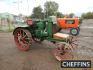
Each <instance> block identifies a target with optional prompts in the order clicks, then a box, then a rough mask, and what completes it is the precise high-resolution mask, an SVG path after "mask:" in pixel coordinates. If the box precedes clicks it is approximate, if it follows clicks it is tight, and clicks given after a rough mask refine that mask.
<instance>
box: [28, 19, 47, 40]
mask: <svg viewBox="0 0 93 70" xmlns="http://www.w3.org/2000/svg"><path fill="white" fill-rule="evenodd" d="M27 24H28V25H29V27H30V28H31V30H30V31H31V33H32V34H33V37H34V38H39V39H40V38H42V37H43V38H44V37H46V36H48V33H47V31H46V29H47V27H46V25H47V22H46V21H42V20H33V21H32V20H28V21H27Z"/></svg>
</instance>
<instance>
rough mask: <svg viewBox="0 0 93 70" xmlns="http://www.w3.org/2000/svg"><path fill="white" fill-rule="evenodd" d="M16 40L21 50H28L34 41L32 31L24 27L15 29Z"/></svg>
mask: <svg viewBox="0 0 93 70" xmlns="http://www.w3.org/2000/svg"><path fill="white" fill-rule="evenodd" d="M14 40H15V43H16V45H17V47H18V49H19V50H21V51H27V50H29V49H30V45H31V41H32V37H31V33H30V32H29V31H28V30H27V29H24V28H18V29H15V31H14Z"/></svg>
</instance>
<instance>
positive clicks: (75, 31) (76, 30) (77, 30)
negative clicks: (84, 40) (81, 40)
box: [70, 28, 80, 36]
mask: <svg viewBox="0 0 93 70" xmlns="http://www.w3.org/2000/svg"><path fill="white" fill-rule="evenodd" d="M79 31H80V30H79V29H78V28H71V29H70V34H71V35H73V36H77V35H78V34H79Z"/></svg>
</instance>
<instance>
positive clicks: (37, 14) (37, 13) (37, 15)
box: [30, 6, 44, 19]
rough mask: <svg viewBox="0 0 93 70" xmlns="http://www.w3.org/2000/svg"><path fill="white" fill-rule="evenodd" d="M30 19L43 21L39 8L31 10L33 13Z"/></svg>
mask: <svg viewBox="0 0 93 70" xmlns="http://www.w3.org/2000/svg"><path fill="white" fill-rule="evenodd" d="M30 18H36V19H43V18H44V14H43V12H42V8H41V7H40V6H38V7H34V8H33V13H32V15H31V16H30Z"/></svg>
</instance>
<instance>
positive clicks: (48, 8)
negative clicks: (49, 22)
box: [44, 1, 58, 17]
mask: <svg viewBox="0 0 93 70" xmlns="http://www.w3.org/2000/svg"><path fill="white" fill-rule="evenodd" d="M44 11H45V14H46V15H45V16H46V17H48V16H54V15H56V14H57V11H58V4H57V3H56V2H54V1H47V2H45V4H44Z"/></svg>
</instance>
